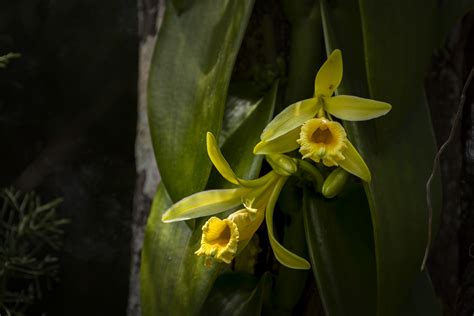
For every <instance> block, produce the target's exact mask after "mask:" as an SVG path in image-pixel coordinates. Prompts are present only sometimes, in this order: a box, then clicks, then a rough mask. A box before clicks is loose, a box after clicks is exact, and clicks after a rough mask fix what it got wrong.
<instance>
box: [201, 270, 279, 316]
mask: <svg viewBox="0 0 474 316" xmlns="http://www.w3.org/2000/svg"><path fill="white" fill-rule="evenodd" d="M271 286H272V279H271V276H270V273H268V272H266V273H265V274H264V275H263V276H262V277H261V279H260V281H258V282H257V278H255V277H254V276H252V275H250V274H246V273H226V274H222V275H221V276H220V277H219V278H218V279H217V280H216V282H215V284H214V287H213V288H212V291H211V293H209V296H208V299H207V300H206V302H205V304H204V306H203V308H202V310H201V315H203V316H204V315H233V316H240V315H241V316H253V315H260V314H261V311H262V306H263V303H264V299H265V297H266V296H268V294H269V291H270V290H271Z"/></svg>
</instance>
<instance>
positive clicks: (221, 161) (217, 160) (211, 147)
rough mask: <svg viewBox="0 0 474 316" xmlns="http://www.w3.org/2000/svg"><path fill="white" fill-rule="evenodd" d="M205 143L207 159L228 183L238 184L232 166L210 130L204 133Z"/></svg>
mask: <svg viewBox="0 0 474 316" xmlns="http://www.w3.org/2000/svg"><path fill="white" fill-rule="evenodd" d="M206 143H207V154H208V155H209V159H211V161H212V163H213V164H214V167H216V169H217V171H219V173H220V174H221V175H222V176H223V177H224V179H226V180H227V181H229V182H230V183H233V184H239V179H238V178H237V176H236V175H235V173H234V171H233V170H232V168H231V167H230V166H229V163H228V162H227V160H225V158H224V156H223V155H222V152H221V150H220V148H219V145H218V144H217V140H216V138H215V137H214V135H213V134H212V133H211V132H207V134H206Z"/></svg>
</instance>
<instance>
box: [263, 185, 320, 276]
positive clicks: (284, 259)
mask: <svg viewBox="0 0 474 316" xmlns="http://www.w3.org/2000/svg"><path fill="white" fill-rule="evenodd" d="M286 179H287V177H281V178H280V179H279V180H278V182H277V183H276V185H275V188H274V189H273V192H272V195H271V196H270V199H269V201H268V205H267V209H266V212H265V219H266V221H267V230H268V237H269V240H270V245H271V246H272V249H273V253H274V255H275V258H277V260H278V261H279V262H280V263H281V264H282V265H284V266H285V267H288V268H291V269H304V270H307V269H309V268H311V265H310V264H309V262H308V261H307V260H305V259H303V258H301V257H300V256H298V255H296V254H294V253H292V252H291V251H289V250H288V249H286V248H285V247H283V246H282V245H281V244H280V243H279V242H278V241H277V240H276V238H275V236H274V235H273V211H274V209H275V203H276V200H277V199H278V195H279V194H280V191H281V189H282V188H283V185H284V184H285V181H286Z"/></svg>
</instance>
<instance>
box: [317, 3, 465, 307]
mask: <svg viewBox="0 0 474 316" xmlns="http://www.w3.org/2000/svg"><path fill="white" fill-rule="evenodd" d="M451 5H452V6H453V7H455V6H457V5H458V3H456V1H452V2H446V3H444V4H443V5H439V2H438V1H435V0H431V1H430V0H427V1H411V0H402V1H383V2H381V1H376V0H361V1H349V2H345V3H344V4H342V3H338V4H336V5H330V4H329V3H328V1H327V0H322V14H323V21H324V29H325V34H326V39H325V40H326V46H327V51H328V52H330V51H331V50H332V49H335V48H339V49H341V50H342V52H343V59H344V79H343V81H342V84H341V86H340V87H339V88H338V90H337V92H338V93H339V94H351V95H357V96H360V97H369V98H371V99H376V100H381V101H385V102H388V103H390V104H391V105H392V106H393V108H392V110H391V112H390V113H389V114H388V115H386V116H384V117H381V118H378V119H375V120H373V121H370V122H360V123H359V122H355V123H352V122H345V127H346V129H347V132H348V135H349V138H350V139H351V141H352V142H353V144H354V146H355V147H356V148H357V149H358V151H359V153H360V154H361V156H362V157H363V158H364V160H365V161H366V163H367V165H368V167H369V169H370V170H371V172H372V182H371V183H370V184H366V193H367V197H368V201H369V205H370V210H371V217H372V222H373V229H374V231H373V232H374V240H375V255H376V266H377V269H376V271H377V312H376V314H377V315H384V316H385V315H400V314H401V312H400V309H401V307H402V305H403V302H404V301H405V300H406V299H407V298H408V296H409V294H410V291H411V288H412V286H413V282H414V279H415V278H416V276H417V275H418V273H419V271H420V267H421V263H422V257H423V253H424V249H425V247H426V244H427V230H428V211H427V206H426V192H425V183H426V180H427V178H428V175H429V173H430V169H431V166H432V161H433V158H434V155H435V152H436V143H435V139H434V134H433V130H432V126H431V121H430V115H429V111H428V107H427V103H426V98H425V95H424V91H423V83H424V76H425V71H426V69H427V66H428V64H429V61H430V57H431V54H432V53H433V50H434V48H435V46H436V44H438V43H439V41H438V39H439V37H440V35H441V34H445V32H444V31H443V30H441V29H440V26H442V25H443V24H444V21H443V18H442V17H443V12H445V11H444V10H447V9H448V7H450V6H451ZM447 11H448V12H451V10H447ZM451 17H452V16H451ZM439 189H440V186H439V182H438V183H436V184H434V186H433V191H434V192H436V193H433V194H432V196H433V198H434V205H435V212H436V211H438V206H439V198H440V193H439V191H440V190H439ZM436 218H437V214H435V219H434V220H435V221H436Z"/></svg>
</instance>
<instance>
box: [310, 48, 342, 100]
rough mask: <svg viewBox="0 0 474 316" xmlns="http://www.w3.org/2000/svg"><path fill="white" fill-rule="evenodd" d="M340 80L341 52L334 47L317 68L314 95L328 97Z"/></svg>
mask: <svg viewBox="0 0 474 316" xmlns="http://www.w3.org/2000/svg"><path fill="white" fill-rule="evenodd" d="M341 80H342V54H341V51H340V50H339V49H335V50H334V51H333V52H332V53H331V55H329V57H328V59H327V60H326V61H325V62H324V64H323V65H322V66H321V68H319V71H318V73H317V74H316V79H315V80H314V95H315V96H316V97H318V96H324V97H330V96H332V94H333V93H334V91H335V90H336V89H337V87H338V86H339V84H340V83H341Z"/></svg>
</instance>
